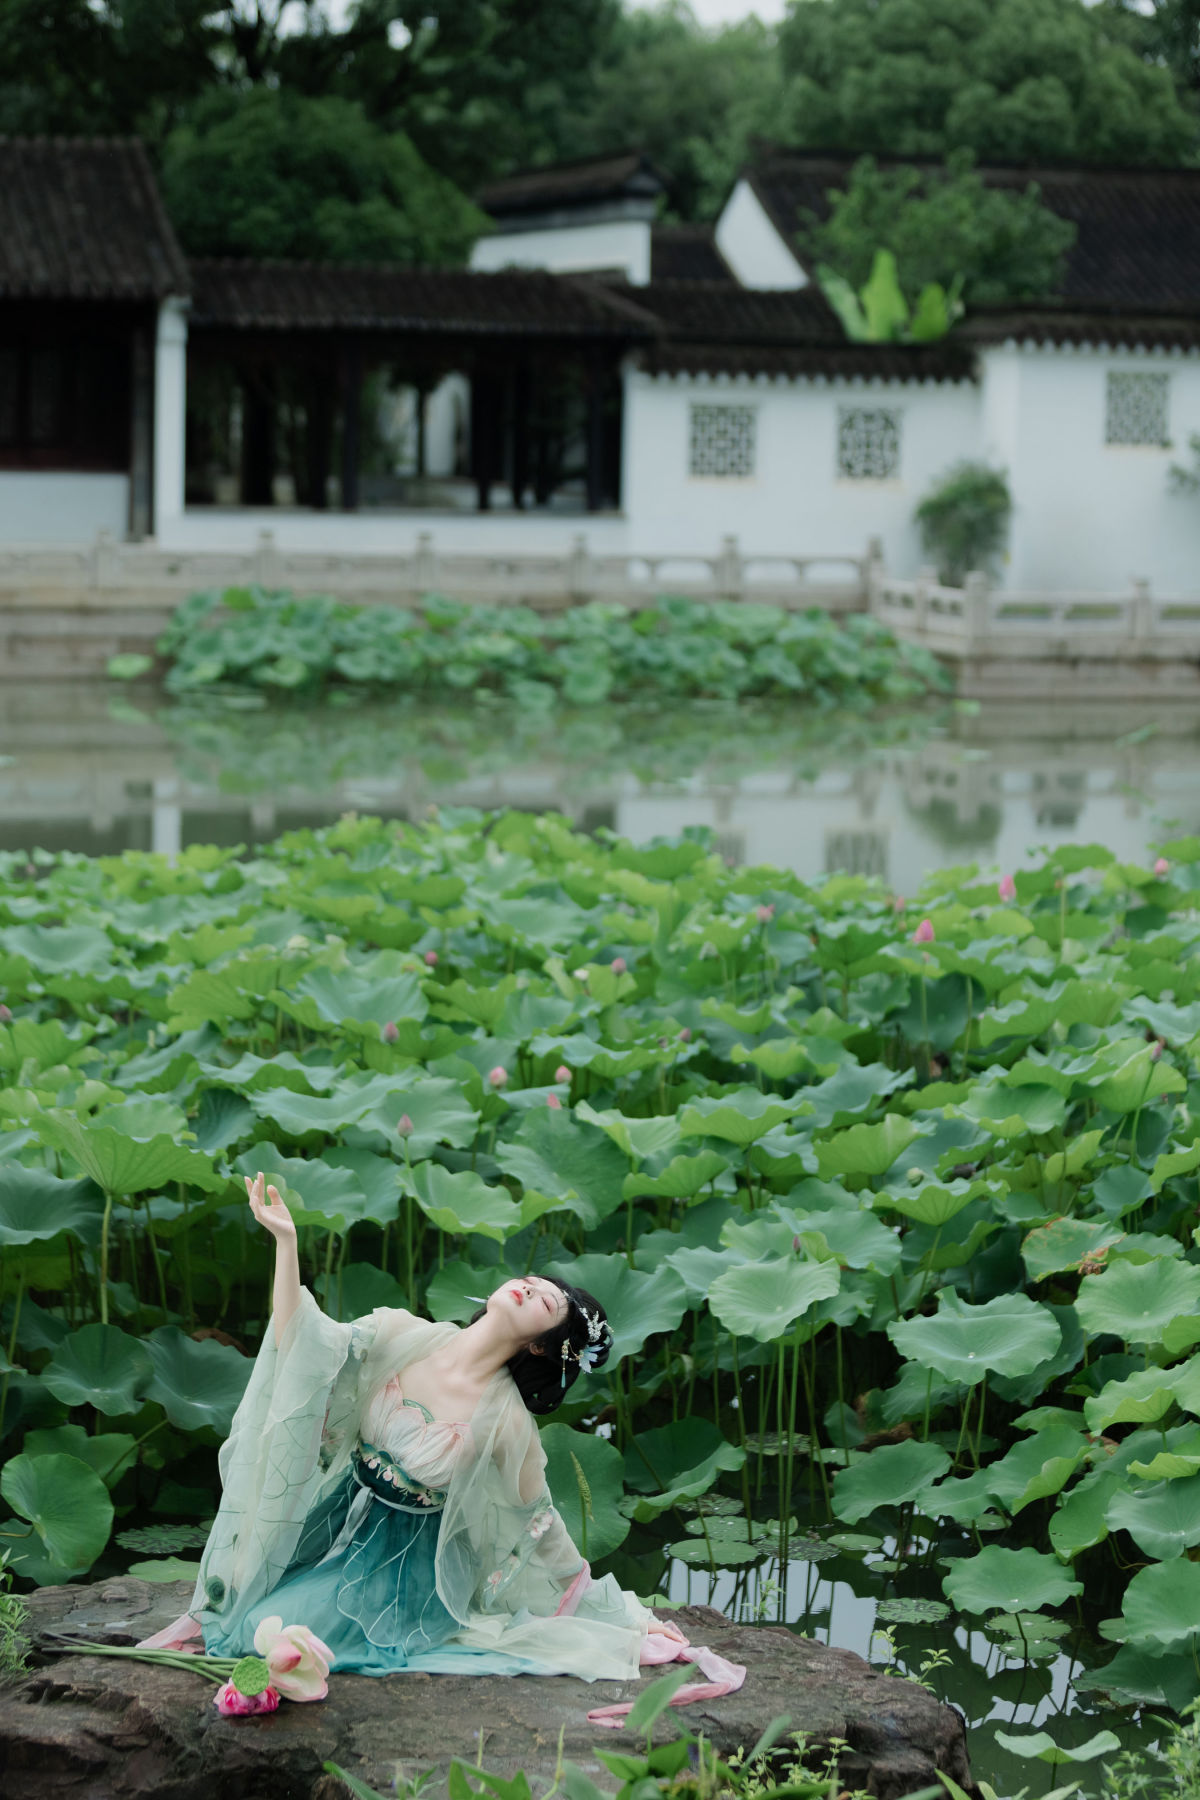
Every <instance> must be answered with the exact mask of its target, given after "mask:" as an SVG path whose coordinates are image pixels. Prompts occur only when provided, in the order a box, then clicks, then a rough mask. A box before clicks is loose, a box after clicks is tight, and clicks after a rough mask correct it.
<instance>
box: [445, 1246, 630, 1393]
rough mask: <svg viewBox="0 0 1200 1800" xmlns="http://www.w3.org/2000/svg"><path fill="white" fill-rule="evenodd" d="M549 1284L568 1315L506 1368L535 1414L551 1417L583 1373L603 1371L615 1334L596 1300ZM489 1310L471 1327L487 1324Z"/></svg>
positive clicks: (579, 1291)
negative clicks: (482, 1321)
mask: <svg viewBox="0 0 1200 1800" xmlns="http://www.w3.org/2000/svg"><path fill="white" fill-rule="evenodd" d="M544 1279H545V1280H546V1281H550V1282H553V1284H554V1286H555V1287H556V1288H560V1289H561V1290H562V1292H563V1293H564V1294H565V1295H566V1297H567V1311H566V1315H565V1317H564V1318H563V1319H562V1320H561V1322H560V1323H559V1324H557V1325H552V1326H551V1327H550V1329H549V1331H544V1332H543V1333H542V1335H541V1337H536V1338H534V1339H533V1340H532V1341H531V1342H530V1343H528V1344H522V1346H521V1348H520V1349H519V1350H517V1351H516V1352H515V1353H514V1354H513V1355H512V1356H510V1357H509V1359H508V1362H507V1363H506V1364H505V1367H506V1368H507V1370H508V1372H509V1374H510V1375H511V1376H512V1378H513V1380H514V1381H515V1382H516V1384H517V1392H518V1393H519V1394H520V1396H521V1399H522V1400H523V1401H524V1402H525V1405H526V1407H527V1408H528V1410H529V1411H530V1412H531V1413H549V1412H553V1411H554V1410H555V1408H556V1407H558V1406H561V1405H562V1403H563V1400H564V1399H565V1397H566V1393H567V1389H568V1388H569V1387H570V1386H571V1385H572V1383H573V1382H574V1381H575V1379H576V1378H577V1376H578V1374H579V1371H580V1368H581V1367H582V1368H588V1369H600V1368H603V1367H604V1364H605V1363H606V1362H607V1361H608V1356H609V1352H610V1350H611V1349H612V1344H613V1334H612V1328H611V1326H610V1325H609V1323H608V1318H607V1315H606V1314H605V1311H604V1308H603V1307H602V1306H601V1304H600V1302H599V1301H598V1300H597V1299H596V1297H595V1295H594V1294H589V1293H588V1291H587V1289H586V1288H580V1287H572V1285H571V1283H570V1282H569V1281H560V1280H559V1278H558V1276H557V1275H547V1276H545V1277H544ZM486 1310H487V1309H486V1307H481V1308H480V1310H479V1311H478V1312H477V1313H475V1314H474V1316H473V1318H472V1321H471V1322H472V1324H474V1322H475V1319H482V1317H483V1315H484V1313H485V1312H486ZM581 1358H582V1361H581V1360H580V1359H581Z"/></svg>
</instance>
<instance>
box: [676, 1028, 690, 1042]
mask: <svg viewBox="0 0 1200 1800" xmlns="http://www.w3.org/2000/svg"><path fill="white" fill-rule="evenodd" d="M679 1041H680V1043H681V1044H690V1043H691V1041H692V1028H691V1026H690V1025H685V1026H684V1027H683V1029H682V1031H681V1032H680V1033H679Z"/></svg>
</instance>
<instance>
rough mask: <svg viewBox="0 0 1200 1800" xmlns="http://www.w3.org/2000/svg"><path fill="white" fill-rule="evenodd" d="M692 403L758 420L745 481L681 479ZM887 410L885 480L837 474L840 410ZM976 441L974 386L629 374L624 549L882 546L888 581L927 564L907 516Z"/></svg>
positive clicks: (835, 551) (852, 550) (803, 551)
mask: <svg viewBox="0 0 1200 1800" xmlns="http://www.w3.org/2000/svg"><path fill="white" fill-rule="evenodd" d="M693 401H701V402H708V403H715V404H720V403H732V404H736V405H749V406H752V407H754V408H755V411H756V415H757V418H756V445H755V451H756V454H755V473H754V474H753V475H752V476H750V477H746V478H729V477H716V476H705V477H697V476H692V475H689V473H688V462H689V430H690V406H691V403H692V402H693ZM843 405H849V406H869V407H874V406H881V407H882V406H885V407H888V408H889V409H894V410H896V411H898V412H899V414H900V415H901V420H900V433H901V439H900V470H899V476H898V478H897V479H895V480H888V481H861V480H843V479H841V478H839V475H838V461H837V450H838V409H839V407H841V406H843ZM978 437H979V390H978V388H976V387H975V386H974V385H973V384H971V383H967V382H963V383H948V382H947V383H940V384H934V383H929V384H922V383H916V382H870V383H867V382H817V381H795V382H792V381H779V382H776V381H771V382H766V381H764V382H762V383H759V382H757V381H746V380H729V379H727V378H726V379H721V378H714V379H712V380H708V381H705V380H701V379H698V378H695V377H691V378H687V379H656V378H654V377H652V376H649V375H645V374H642V373H640V372H637V371H635V372H632V373H631V374H630V376H629V378H628V382H627V386H626V408H625V474H624V484H623V485H624V503H625V512H626V514H627V516H628V518H629V529H630V540H631V548H632V549H633V550H635V551H647V552H650V551H655V550H659V551H664V550H675V551H678V550H680V549H681V548H695V549H697V550H702V549H710V548H713V549H715V547H716V544H717V542H718V540H719V538H720V537H721V536H722V535H724V534H726V533H733V534H735V535H736V536H737V537H738V538H739V540H740V544H741V549H742V551H743V554H749V553H751V552H758V553H760V554H771V555H780V554H787V553H789V552H790V553H792V554H794V555H805V556H811V555H814V554H827V555H839V554H840V555H859V554H861V553H862V551H863V550H864V549H865V547H866V543H867V539H868V538H869V537H871V536H872V535H877V536H879V537H880V538H882V540H883V548H884V557H885V560H886V563H887V567H888V569H889V570H890V571H891V572H892V573H893V574H910V573H913V572H915V571H916V569H917V568H919V567H920V565H921V563H922V562H923V561H924V560H925V558H924V557H923V556H922V553H921V548H920V543H919V540H918V537H917V533H916V529H915V527H914V525H913V523H912V513H913V508H914V506H915V505H916V503H917V501H918V500H919V499H920V498H921V497H922V495H923V494H924V493H925V491H926V489H927V488H928V487H929V485H930V482H931V481H932V480H933V478H934V477H935V476H936V475H939V474H940V473H941V472H942V470H943V469H944V468H945V467H946V465H947V464H948V463H950V462H953V461H954V460H956V458H958V457H961V456H964V455H966V454H968V453H971V452H973V450H974V447H975V445H976V444H977V442H978Z"/></svg>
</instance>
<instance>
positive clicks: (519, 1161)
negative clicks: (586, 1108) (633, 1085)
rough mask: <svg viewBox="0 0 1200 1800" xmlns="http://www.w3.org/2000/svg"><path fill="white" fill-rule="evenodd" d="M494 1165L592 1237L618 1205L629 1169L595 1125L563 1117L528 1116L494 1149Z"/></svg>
mask: <svg viewBox="0 0 1200 1800" xmlns="http://www.w3.org/2000/svg"><path fill="white" fill-rule="evenodd" d="M496 1161H497V1162H498V1163H499V1165H500V1167H501V1169H503V1171H504V1173H505V1174H506V1175H511V1176H513V1177H514V1178H515V1179H516V1180H517V1181H519V1182H520V1183H521V1185H522V1187H523V1188H524V1189H525V1194H526V1197H527V1198H528V1196H529V1195H530V1194H541V1195H544V1196H545V1197H546V1199H547V1201H548V1202H549V1205H550V1206H551V1207H559V1206H561V1207H564V1208H566V1209H567V1210H568V1211H570V1212H573V1213H575V1214H576V1215H577V1216H578V1217H579V1219H580V1220H581V1221H582V1222H583V1224H584V1225H585V1227H586V1228H587V1229H588V1230H589V1231H591V1230H594V1229H595V1228H596V1226H597V1225H599V1224H600V1222H601V1220H602V1219H606V1218H607V1217H608V1215H609V1214H610V1213H611V1212H614V1211H615V1210H616V1208H617V1207H618V1206H620V1204H621V1200H622V1195H623V1184H624V1180H625V1175H626V1172H627V1170H628V1167H629V1164H628V1162H627V1160H626V1158H625V1157H624V1156H623V1155H622V1154H621V1152H620V1150H619V1149H618V1148H617V1146H616V1145H615V1144H614V1143H612V1142H611V1140H610V1139H609V1138H608V1137H607V1136H606V1135H605V1134H604V1133H603V1132H602V1131H600V1130H598V1129H597V1127H596V1126H594V1125H586V1124H585V1125H580V1124H578V1123H577V1122H576V1121H575V1120H574V1119H573V1118H571V1117H570V1115H569V1114H568V1113H566V1111H565V1110H564V1111H562V1112H553V1111H552V1110H551V1109H550V1108H549V1107H542V1108H540V1109H539V1110H538V1111H536V1112H530V1113H528V1114H527V1115H526V1116H525V1117H524V1118H523V1119H522V1121H521V1124H520V1126H519V1127H518V1128H517V1131H516V1132H515V1133H514V1135H513V1136H512V1137H511V1138H510V1139H509V1140H508V1141H507V1142H506V1143H503V1144H498V1145H497V1146H496Z"/></svg>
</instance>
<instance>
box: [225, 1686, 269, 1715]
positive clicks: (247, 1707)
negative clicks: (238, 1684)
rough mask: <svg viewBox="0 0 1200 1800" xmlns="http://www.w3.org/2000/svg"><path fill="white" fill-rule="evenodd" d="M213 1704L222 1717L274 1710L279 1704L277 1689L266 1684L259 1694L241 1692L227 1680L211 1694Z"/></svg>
mask: <svg viewBox="0 0 1200 1800" xmlns="http://www.w3.org/2000/svg"><path fill="white" fill-rule="evenodd" d="M213 1705H214V1706H215V1707H216V1709H217V1711H218V1712H219V1713H220V1715H221V1717H222V1718H223V1719H238V1718H244V1717H246V1716H247V1714H249V1713H269V1712H274V1711H275V1710H276V1708H277V1707H278V1705H279V1689H278V1688H275V1687H271V1686H270V1685H269V1684H268V1686H266V1687H265V1688H264V1689H263V1691H262V1693H261V1694H243V1693H241V1692H240V1691H239V1690H238V1689H237V1688H235V1687H234V1685H233V1683H232V1681H227V1682H226V1683H225V1685H224V1687H219V1688H218V1689H217V1691H216V1693H215V1694H214V1695H213Z"/></svg>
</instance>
